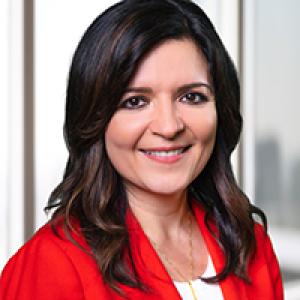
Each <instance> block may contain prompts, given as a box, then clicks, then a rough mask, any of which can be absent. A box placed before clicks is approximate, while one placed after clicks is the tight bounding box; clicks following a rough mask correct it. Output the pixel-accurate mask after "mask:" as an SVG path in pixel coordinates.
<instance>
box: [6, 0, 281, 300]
mask: <svg viewBox="0 0 300 300" xmlns="http://www.w3.org/2000/svg"><path fill="white" fill-rule="evenodd" d="M239 105H240V96H239V83H238V79H237V75H236V71H235V68H234V66H233V64H232V62H231V60H230V58H229V56H228V54H227V52H226V50H225V49H224V46H223V45H222V42H221V41H220V39H219V37H218V35H217V33H216V32H215V30H214V28H213V26H212V24H211V23H210V21H209V20H208V18H207V16H206V15H205V14H204V13H203V11H202V10H201V9H200V8H199V7H197V6H196V5H195V4H194V3H192V2H191V1H186V0H125V1H122V2H120V3H118V4H116V5H114V6H112V7H111V8H109V9H108V10H106V11H105V12H104V13H103V14H102V15H100V16H99V17H98V18H97V19H96V20H95V21H94V22H93V23H92V25H91V26H90V27H89V28H88V30H87V31H86V32H85V34H84V36H83V38H82V40H81V42H80V44H79V46H78V48H77V50H76V52H75V55H74V58H73V61H72V66H71V70H70V74H69V83H68V90H67V103H66V120H65V137H66V143H67V146H68V150H69V160H68V163H67V166H66V170H65V175H64V178H63V180H62V182H61V183H60V184H59V185H58V187H57V188H56V189H55V190H54V191H53V193H52V195H51V197H50V200H49V204H48V207H47V208H46V210H47V211H48V210H50V209H54V214H53V216H52V219H51V221H50V222H49V223H48V224H46V225H45V226H44V227H43V228H41V229H40V230H39V231H38V232H37V233H36V234H35V235H34V237H33V238H32V239H31V240H30V241H29V242H27V244H25V246H23V247H22V248H21V249H20V250H19V251H18V253H17V254H16V255H15V256H14V257H13V258H12V259H11V260H10V262H9V263H8V264H7V266H6V267H5V269H4V271H3V274H2V279H1V299H10V300H11V299H124V298H127V299H181V298H182V299H194V300H195V299H226V300H228V299H230V300H232V299H264V300H267V299H283V294H282V282H281V277H280V271H279V267H278V262H277V260H276V257H275V255H274V252H273V250H272V246H271V243H270V240H269V238H268V236H267V234H266V233H265V229H264V228H263V227H262V226H261V225H259V224H257V223H255V222H254V220H253V214H254V213H255V214H258V215H259V216H260V217H261V219H262V221H263V224H264V227H265V228H266V220H265V217H264V214H263V213H262V211H261V210H259V209H258V208H256V207H255V206H253V205H252V204H250V202H249V200H248V199H247V197H246V196H245V195H244V194H243V193H242V191H241V190H240V189H239V188H238V186H237V184H236V182H235V179H234V176H233V173H232V169H231V165H230V155H231V153H232V151H233V149H234V148H235V146H236V144H237V143H238V140H239V135H240V131H241V125H242V120H241V116H240V113H239Z"/></svg>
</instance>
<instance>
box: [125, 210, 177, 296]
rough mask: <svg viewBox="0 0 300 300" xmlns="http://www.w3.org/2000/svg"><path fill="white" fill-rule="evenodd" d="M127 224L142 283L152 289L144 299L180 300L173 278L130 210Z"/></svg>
mask: <svg viewBox="0 0 300 300" xmlns="http://www.w3.org/2000/svg"><path fill="white" fill-rule="evenodd" d="M126 223H127V228H128V231H129V239H130V247H131V251H132V257H133V260H134V263H135V266H136V269H137V272H138V274H139V276H140V278H141V280H142V282H145V283H146V284H147V285H148V286H149V287H150V289H151V292H150V293H149V294H146V295H145V294H143V299H144V300H146V299H158V300H159V299H160V300H163V299H165V300H167V299H172V300H173V299H174V300H180V299H181V297H180V295H179V293H178V291H177V289H176V287H175V286H174V283H173V281H172V279H171V277H170V276H169V274H168V272H167V271H166V268H165V267H164V265H163V264H162V262H161V260H160V258H159V256H158V255H157V253H156V251H155V250H154V249H153V247H152V245H151V243H150V241H149V239H148V238H147V236H146V235H145V233H144V231H143V229H142V228H141V226H140V224H139V223H138V221H137V219H136V218H135V217H134V215H133V213H132V212H131V211H130V210H128V212H127V216H126ZM134 299H139V298H134Z"/></svg>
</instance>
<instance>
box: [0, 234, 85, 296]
mask: <svg viewBox="0 0 300 300" xmlns="http://www.w3.org/2000/svg"><path fill="white" fill-rule="evenodd" d="M0 299H2V300H29V299H30V300H35V299H43V300H48V299H49V300H50V299H51V300H52V299H57V300H63V299H72V300H79V299H84V296H83V288H82V285H81V282H80V277H79V276H78V273H77V271H76V269H75V267H74V265H73V263H72V261H71V260H70V259H69V257H68V255H67V252H66V251H64V249H63V248H62V246H61V245H60V244H59V243H57V242H56V241H55V240H54V239H49V238H36V239H33V240H31V241H30V242H29V243H27V244H25V246H23V247H22V248H21V249H20V250H19V251H18V252H17V253H16V254H15V255H14V256H13V257H12V258H11V259H10V260H9V262H8V263H7V265H6V266H5V268H4V270H3V271H2V274H1V278H0Z"/></svg>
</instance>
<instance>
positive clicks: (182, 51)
mask: <svg viewBox="0 0 300 300" xmlns="http://www.w3.org/2000/svg"><path fill="white" fill-rule="evenodd" d="M216 128H217V114H216V107H215V100H214V95H213V87H212V85H211V83H210V76H209V71H208V64H207V61H206V59H205V57H204V55H203V54H202V52H201V51H200V50H199V49H198V48H197V47H196V45H195V44H194V42H193V41H191V40H189V39H181V40H168V41H165V42H163V43H162V44H160V45H158V46H157V47H156V48H155V49H153V50H152V51H151V52H150V53H149V54H148V55H147V56H146V57H145V58H144V60H143V61H142V62H141V64H140V66H139V67H138V70H137V73H136V74H135V76H134V78H133V80H132V81H131V83H130V84H129V86H128V89H127V91H126V92H125V94H124V95H123V97H122V99H121V101H120V107H119V108H118V110H117V111H116V112H115V114H114V115H113V117H112V119H111V120H110V123H109V124H108V127H107V131H106V133H105V144H106V150H107V153H108V156H109V158H110V160H111V162H112V164H113V166H114V167H115V169H116V170H117V171H118V172H119V174H120V175H121V176H122V178H123V180H124V185H125V188H126V192H127V196H128V201H129V205H130V207H131V209H132V211H133V213H134V214H135V216H136V217H137V219H138V221H139V222H140V224H141V225H142V228H143V230H144V231H145V233H146V235H147V236H148V237H149V238H150V239H151V240H154V241H155V243H156V244H157V245H158V246H159V248H160V250H161V251H162V252H163V253H166V254H168V255H167V256H168V258H169V259H170V260H171V261H172V262H173V263H174V264H175V265H176V266H177V268H178V269H182V273H184V274H185V275H186V278H187V279H191V278H190V277H191V274H190V272H189V270H187V269H188V268H187V267H186V266H187V262H188V261H189V259H190V258H189V257H188V253H187V252H188V251H186V250H185V249H188V247H189V221H188V218H189V214H190V211H189V208H188V205H187V187H188V185H189V184H190V183H191V182H192V181H193V180H194V179H195V178H196V177H197V176H198V174H199V173H200V172H201V171H202V170H203V168H204V167H205V165H206V163H207V161H208V160H209V157H210V155H211V153H212V150H213V147H214V143H215V137H216ZM182 146H184V147H186V146H187V147H189V148H188V149H187V150H186V151H185V152H184V153H182V154H179V155H178V154H177V155H173V156H171V158H169V159H170V160H171V162H170V161H169V159H166V158H162V161H160V159H161V158H158V159H157V156H155V155H150V157H149V155H146V152H145V150H149V149H152V148H160V147H177V148H182ZM148 154H149V153H148ZM153 158H154V159H153ZM192 228H193V253H198V254H199V253H200V255H193V260H194V266H195V267H194V268H195V274H193V275H192V277H194V276H196V275H197V276H199V275H201V274H202V273H203V271H204V269H205V266H206V263H207V250H206V247H205V244H204V242H203V240H202V237H201V234H200V232H199V230H198V227H197V225H196V223H195V220H194V218H193V220H192ZM178 245H183V247H180V249H178ZM162 260H163V258H162ZM164 263H165V262H164ZM165 265H166V268H167V269H168V271H169V273H170V275H171V277H172V278H173V279H175V280H179V281H181V280H182V278H180V276H178V274H176V272H174V270H172V268H171V267H170V266H168V265H167V264H165Z"/></svg>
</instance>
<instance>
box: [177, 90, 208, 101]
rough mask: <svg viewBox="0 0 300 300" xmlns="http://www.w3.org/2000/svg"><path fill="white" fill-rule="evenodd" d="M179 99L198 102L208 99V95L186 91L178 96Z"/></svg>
mask: <svg viewBox="0 0 300 300" xmlns="http://www.w3.org/2000/svg"><path fill="white" fill-rule="evenodd" d="M180 101H181V102H185V103H188V104H200V103H203V102H206V101H208V97H207V96H206V95H205V94H203V93H199V92H192V93H187V94H185V95H183V96H182V97H181V98H180Z"/></svg>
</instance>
